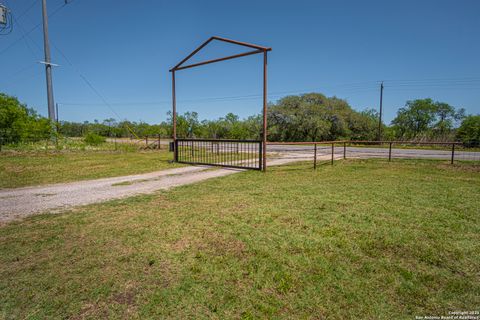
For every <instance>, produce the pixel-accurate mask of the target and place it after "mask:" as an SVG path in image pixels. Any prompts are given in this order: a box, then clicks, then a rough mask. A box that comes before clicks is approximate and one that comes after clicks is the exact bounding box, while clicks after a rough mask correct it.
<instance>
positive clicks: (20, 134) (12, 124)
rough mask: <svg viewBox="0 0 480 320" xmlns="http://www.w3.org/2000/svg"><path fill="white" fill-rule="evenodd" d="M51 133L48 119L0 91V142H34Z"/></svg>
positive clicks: (48, 136)
mask: <svg viewBox="0 0 480 320" xmlns="http://www.w3.org/2000/svg"><path fill="white" fill-rule="evenodd" d="M52 135H53V126H52V124H51V122H50V120H48V119H46V118H44V117H41V116H40V115H38V114H37V113H36V112H35V111H34V110H33V109H29V108H27V106H26V105H24V104H22V103H20V102H19V101H18V99H17V98H15V97H11V96H8V95H6V94H3V93H0V144H18V143H30V142H36V141H40V140H44V139H49V138H50V137H51V136H52Z"/></svg>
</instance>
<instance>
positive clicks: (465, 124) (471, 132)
mask: <svg viewBox="0 0 480 320" xmlns="http://www.w3.org/2000/svg"><path fill="white" fill-rule="evenodd" d="M457 138H458V139H460V140H461V141H462V142H463V144H464V145H465V146H467V147H479V146H480V115H470V116H468V117H465V119H463V121H462V124H461V125H460V127H459V128H458V130H457Z"/></svg>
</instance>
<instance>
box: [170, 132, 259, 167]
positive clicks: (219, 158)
mask: <svg viewBox="0 0 480 320" xmlns="http://www.w3.org/2000/svg"><path fill="white" fill-rule="evenodd" d="M174 151H175V160H176V161H177V162H180V163H188V164H203V165H210V166H220V167H228V168H240V169H253V170H262V163H263V162H262V156H263V153H262V141H257V140H217V139H176V140H175V149H174Z"/></svg>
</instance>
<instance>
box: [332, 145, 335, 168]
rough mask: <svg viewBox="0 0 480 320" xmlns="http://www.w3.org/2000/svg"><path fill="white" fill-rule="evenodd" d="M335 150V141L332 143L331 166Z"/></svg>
mask: <svg viewBox="0 0 480 320" xmlns="http://www.w3.org/2000/svg"><path fill="white" fill-rule="evenodd" d="M334 152H335V143H332V166H333V154H334Z"/></svg>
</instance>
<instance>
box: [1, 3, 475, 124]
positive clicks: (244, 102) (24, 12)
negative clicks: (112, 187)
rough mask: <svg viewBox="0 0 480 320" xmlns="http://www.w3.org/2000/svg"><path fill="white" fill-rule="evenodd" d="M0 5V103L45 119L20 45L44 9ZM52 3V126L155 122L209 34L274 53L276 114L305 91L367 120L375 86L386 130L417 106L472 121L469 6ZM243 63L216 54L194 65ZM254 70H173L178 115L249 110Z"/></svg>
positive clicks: (215, 48)
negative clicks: (4, 14) (15, 101)
mask: <svg viewBox="0 0 480 320" xmlns="http://www.w3.org/2000/svg"><path fill="white" fill-rule="evenodd" d="M0 2H1V3H4V4H6V5H7V6H8V7H9V8H10V9H11V11H12V13H13V15H14V16H15V17H18V18H17V20H18V21H17V22H18V23H16V24H15V28H14V31H13V32H12V33H11V34H10V35H8V36H0V67H1V69H0V70H1V71H0V74H1V75H2V76H1V77H0V91H1V92H6V93H8V94H11V95H15V96H17V97H18V98H19V99H20V100H21V101H23V102H25V103H27V104H28V106H30V107H33V108H35V109H36V110H38V111H39V112H40V113H41V114H43V115H46V114H47V107H46V105H47V103H46V94H45V75H44V68H43V66H42V65H40V64H39V63H38V61H40V60H43V47H42V45H43V42H42V33H41V28H37V29H34V30H33V31H32V32H30V33H28V32H29V31H30V30H32V29H33V28H34V27H35V26H36V25H37V24H39V23H40V22H41V6H40V3H41V1H40V0H15V1H13V0H0ZM63 3H64V0H48V9H49V13H50V15H51V17H50V21H49V22H50V38H51V42H52V44H53V45H52V49H51V50H52V61H53V62H54V63H57V64H59V65H60V67H58V68H55V70H54V74H53V79H54V90H55V100H56V102H58V103H59V109H60V112H59V113H60V118H61V119H63V120H72V121H85V120H89V121H92V120H93V119H99V120H103V119H105V118H110V117H113V118H116V119H117V120H118V119H124V118H128V119H130V120H135V121H139V120H142V121H146V122H149V123H155V122H158V121H163V120H165V119H166V112H167V111H168V110H170V108H171V79H170V73H169V72H168V70H169V68H171V67H172V66H173V65H175V64H176V63H177V62H179V61H180V60H181V59H182V58H183V57H184V56H186V55H187V54H188V53H189V52H190V51H192V50H193V49H195V47H196V46H198V45H199V44H201V43H202V42H203V41H205V40H206V39H208V38H209V37H210V36H212V35H217V36H222V37H226V38H232V39H236V40H240V41H246V42H251V43H256V44H259V45H264V46H270V47H272V49H273V50H272V52H271V53H269V70H268V72H269V74H268V76H269V87H268V90H269V100H270V101H273V102H274V101H275V100H276V99H278V98H280V97H282V96H283V95H286V94H287V93H292V94H294V93H305V92H312V91H316V92H322V93H324V94H326V95H328V96H333V95H335V96H337V97H339V98H343V99H346V100H347V101H348V102H349V103H350V104H351V105H352V107H354V108H355V109H357V110H362V109H365V108H378V105H379V81H381V80H384V81H385V91H384V108H385V109H384V110H385V111H384V114H385V120H386V121H387V122H389V121H390V120H391V119H393V117H394V116H395V114H396V111H397V110H398V108H399V107H402V106H403V105H404V104H405V101H407V100H410V99H415V98H426V97H430V98H432V99H434V100H438V101H443V102H447V103H449V104H451V105H453V106H456V107H464V108H465V109H466V110H467V112H468V113H480V61H479V59H480V41H479V35H480V19H479V18H478V17H479V16H480V1H478V0H459V1H453V0H450V1H443V0H431V1H429V0H422V1H418V0H417V1H410V0H405V1H385V0H383V1H368V0H366V1H302V0H297V1H259V0H257V1H250V0H245V1H181V0H176V1H161V0H155V1H154V0H144V1H118V0H117V1H113V0H104V1H93V0H70V4H68V5H66V6H63ZM62 6H63V7H62ZM25 34H27V36H25ZM243 51H244V49H242V48H237V47H235V46H231V45H226V44H219V43H216V44H213V45H211V46H209V47H207V48H206V50H205V51H204V52H202V54H201V55H199V56H198V57H197V58H196V59H197V60H195V61H200V60H201V59H209V58H216V57H221V56H223V55H226V54H231V53H237V52H243ZM62 54H63V55H62ZM64 56H65V57H66V58H67V59H68V61H67V60H65V57H64ZM261 66H262V57H261V55H254V56H249V57H245V58H241V59H237V60H232V61H227V62H221V63H217V64H211V65H208V66H203V67H199V68H195V69H189V70H183V71H179V72H178V75H177V79H178V81H177V91H178V100H179V101H178V111H179V112H184V111H188V110H193V111H197V112H198V113H199V116H200V118H216V117H220V116H222V115H225V114H226V113H228V112H233V113H236V114H238V115H240V116H241V117H246V116H249V115H253V114H256V113H258V112H260V110H261V101H262V100H261V96H260V95H261V93H262V89H261V83H262V70H261ZM82 76H83V78H82ZM84 79H86V81H88V82H89V83H90V84H91V85H92V86H93V88H94V89H95V90H96V91H97V92H98V93H99V94H100V95H101V96H102V97H103V98H104V99H105V100H106V101H107V102H108V103H109V105H110V107H109V106H107V105H105V103H104V102H103V101H102V98H100V97H99V96H98V94H97V93H95V92H94V90H92V88H91V87H89V85H87V84H86V83H85V80H84Z"/></svg>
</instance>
